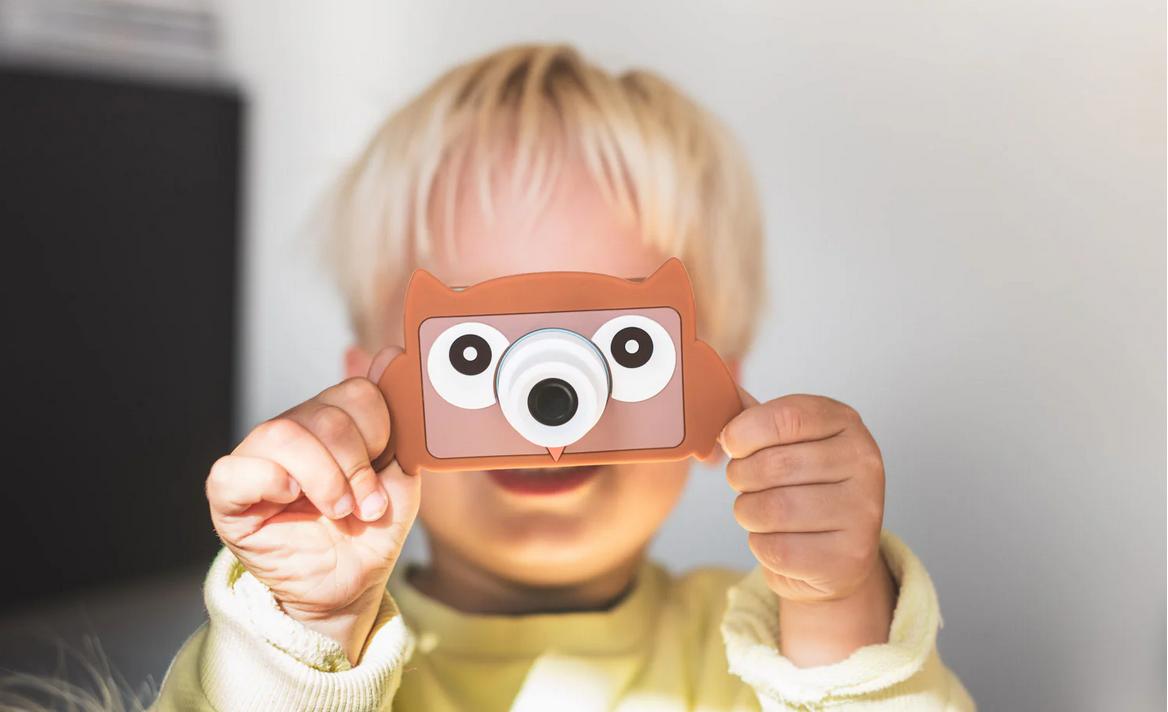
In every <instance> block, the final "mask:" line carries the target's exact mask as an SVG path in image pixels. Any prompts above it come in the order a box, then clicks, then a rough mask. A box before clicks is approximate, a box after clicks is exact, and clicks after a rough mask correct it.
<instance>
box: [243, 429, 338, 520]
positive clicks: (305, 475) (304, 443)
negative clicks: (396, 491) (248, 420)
mask: <svg viewBox="0 0 1168 712" xmlns="http://www.w3.org/2000/svg"><path fill="white" fill-rule="evenodd" d="M235 454H238V455H245V456H249V457H262V458H266V459H268V460H271V461H273V462H275V463H276V464H278V465H280V466H281V467H283V468H284V469H285V470H287V471H288V474H290V475H292V478H293V479H295V480H296V481H297V482H298V483H300V486H301V488H303V490H304V495H305V496H306V497H308V501H310V502H312V504H313V506H315V507H316V508H317V509H318V510H320V512H321V514H323V515H325V516H326V517H330V518H332V519H344V518H345V517H347V516H349V514H350V513H351V512H352V511H353V507H354V506H355V500H354V499H353V493H352V492H351V491H350V489H349V481H348V479H347V478H346V477H345V473H344V472H343V471H342V470H341V467H340V465H338V464H337V462H336V460H334V459H333V456H332V455H331V454H330V453H329V451H328V449H327V448H326V447H325V446H324V445H323V444H322V443H321V442H320V441H319V440H317V439H316V436H314V435H313V434H312V433H311V432H309V431H308V429H307V428H305V427H304V426H303V425H301V424H300V423H298V422H296V421H295V420H293V419H291V418H286V417H284V418H275V419H273V420H269V421H267V422H266V423H261V424H260V425H259V426H257V427H256V429H255V430H253V431H251V433H250V434H249V435H248V436H247V438H245V439H244V441H243V442H242V443H240V445H239V447H238V448H236V451H235Z"/></svg>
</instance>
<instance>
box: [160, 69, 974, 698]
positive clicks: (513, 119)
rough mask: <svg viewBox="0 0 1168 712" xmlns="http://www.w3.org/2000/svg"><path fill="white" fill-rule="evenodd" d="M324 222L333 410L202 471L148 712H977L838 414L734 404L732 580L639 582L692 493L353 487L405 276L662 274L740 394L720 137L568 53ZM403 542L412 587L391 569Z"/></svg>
mask: <svg viewBox="0 0 1168 712" xmlns="http://www.w3.org/2000/svg"><path fill="white" fill-rule="evenodd" d="M331 218H332V220H331V224H330V230H329V239H330V241H331V243H332V246H333V248H334V254H335V257H336V265H337V272H338V276H339V281H340V284H341V286H342V288H343V289H344V291H345V295H346V297H347V301H348V304H349V307H350V310H351V314H352V317H353V322H354V325H355V330H356V334H357V345H356V346H354V347H352V348H351V349H349V351H348V353H347V354H346V357H345V370H346V373H347V375H348V380H346V381H344V382H343V383H340V384H339V385H336V386H333V387H332V388H329V389H327V390H325V391H324V392H322V393H321V394H319V395H318V396H316V397H315V398H312V399H310V400H308V401H306V402H304V403H302V404H300V405H298V406H296V407H295V408H293V409H291V410H289V411H288V412H286V413H284V414H282V415H281V416H279V417H277V418H275V419H273V420H270V421H268V422H266V423H263V424H261V425H260V426H258V427H257V428H256V429H255V430H253V431H252V432H251V433H250V434H249V435H248V436H247V437H246V438H245V439H244V441H243V443H242V444H240V446H239V447H238V448H237V449H236V450H235V451H234V452H233V453H232V454H230V455H228V456H226V457H224V458H222V459H220V460H219V461H218V462H216V463H215V465H214V467H213V468H212V469H211V473H210V475H209V477H208V479H207V497H208V500H209V501H210V506H211V516H212V520H213V521H214V524H215V528H216V530H217V531H218V533H219V535H220V537H221V538H222V539H223V542H224V544H225V545H226V549H225V550H224V551H223V552H222V553H221V554H220V556H219V557H218V558H217V560H216V561H215V563H214V565H213V566H212V568H211V571H210V573H209V574H208V577H207V584H206V601H207V608H208V611H209V613H210V621H209V623H208V624H207V625H205V626H204V627H203V628H201V629H200V630H199V631H198V632H196V633H195V635H194V636H192V637H191V639H190V640H189V641H188V642H187V644H186V645H185V646H184V647H183V649H182V650H181V651H180V652H179V654H178V657H177V658H176V659H175V661H174V663H173V664H172V665H171V668H170V671H169V672H168V674H167V678H166V680H165V682H164V684H163V688H162V692H161V696H160V699H159V701H158V702H157V704H156V706H155V708H154V709H157V710H160V711H169V710H218V711H219V712H225V711H227V710H322V711H331V710H337V711H342V710H343V711H344V712H358V711H366V710H369V711H373V710H389V709H391V708H392V709H394V710H434V711H443V710H509V709H510V710H614V709H615V710H623V711H629V712H632V711H635V710H711V711H712V710H736V711H740V710H757V709H766V710H787V709H798V710H817V709H828V708H832V709H873V710H875V709H884V710H891V709H903V710H971V709H973V702H972V701H971V700H970V698H969V696H968V695H967V694H966V692H965V690H964V689H963V688H962V686H961V684H960V683H959V682H958V681H957V679H956V678H955V677H954V676H953V675H952V673H950V672H949V671H948V670H947V669H946V668H945V667H944V666H943V665H942V663H941V661H940V659H939V657H938V656H937V652H936V649H935V647H934V640H935V637H936V631H937V627H938V623H939V613H938V608H937V601H936V596H935V593H934V591H933V588H932V585H931V583H930V581H929V577H928V575H927V574H926V573H925V571H924V569H923V568H922V566H921V564H920V562H919V561H917V559H916V558H915V557H914V556H913V555H912V553H911V552H910V551H909V550H908V549H907V548H906V547H905V546H904V544H902V543H900V542H899V541H898V540H897V539H896V538H895V537H893V536H892V535H890V534H886V533H884V534H882V533H881V521H882V513H883V504H884V470H883V465H882V462H881V459H880V452H879V450H878V448H877V446H876V443H875V442H874V441H873V439H872V437H871V435H870V434H869V433H868V431H867V429H866V428H865V427H864V425H863V423H862V422H861V420H860V418H859V416H858V415H856V413H855V412H854V411H852V410H851V409H850V408H848V407H847V406H845V405H843V404H841V403H838V402H836V401H832V400H829V399H827V398H821V397H814V396H787V397H784V398H778V399H776V400H772V401H770V402H768V403H764V404H761V405H760V404H758V402H757V401H755V400H754V399H753V398H751V397H750V396H749V395H747V394H745V393H743V395H742V398H743V400H744V405H746V406H747V407H746V409H745V410H744V412H743V413H742V414H741V415H739V416H738V417H737V418H736V419H734V420H733V421H732V422H731V423H730V424H729V425H728V426H727V427H726V429H725V430H724V431H723V434H722V436H721V438H720V442H721V444H722V447H723V449H724V450H725V451H726V453H727V454H728V455H729V456H730V458H731V461H730V462H729V465H728V466H727V470H726V475H727V479H728V480H729V484H730V486H731V487H733V488H734V489H735V490H737V491H738V492H740V493H741V495H740V496H739V497H738V499H737V501H736V503H735V506H734V516H735V517H736V518H737V520H738V522H739V523H740V524H741V525H742V526H743V528H745V529H746V530H747V531H748V532H750V533H749V545H750V547H751V550H752V551H753V552H754V554H755V556H756V557H757V558H758V560H759V564H760V566H759V568H758V569H757V570H756V571H755V572H754V573H752V574H750V575H748V576H746V577H745V578H743V577H742V576H741V575H735V574H731V573H729V572H726V571H722V570H703V571H698V572H695V573H691V574H688V575H686V576H682V577H674V576H672V575H670V574H669V573H667V572H666V571H664V570H663V569H662V568H660V567H658V566H657V565H655V564H652V563H650V562H647V561H646V559H645V549H646V547H647V546H648V543H649V541H650V539H651V538H652V537H653V535H654V533H655V532H656V531H657V529H658V527H660V526H661V523H662V522H663V521H664V520H665V518H666V516H667V515H668V514H669V512H670V510H671V509H672V508H673V506H674V504H675V503H676V502H677V499H678V497H679V496H680V494H681V491H682V488H683V487H684V486H685V481H686V474H687V470H688V469H689V463H686V462H666V463H651V464H635V465H615V466H603V467H587V468H556V469H547V470H542V471H529V470H516V471H492V472H458V473H430V472H425V473H422V474H421V475H419V476H410V475H407V474H404V473H403V472H402V471H401V469H400V468H399V467H397V466H396V464H392V465H390V466H389V467H387V468H386V469H384V470H383V471H381V472H375V471H374V469H373V467H372V466H371V464H370V462H371V460H373V459H376V456H377V455H378V454H379V453H380V452H381V450H382V448H383V447H384V446H385V444H386V442H387V438H388V437H389V433H390V431H391V429H392V428H393V423H392V422H390V418H389V413H388V410H387V408H386V405H385V402H384V400H383V398H382V396H381V394H380V392H379V391H378V390H377V388H376V386H375V385H374V383H373V381H376V380H377V378H378V376H379V374H380V373H381V372H382V370H383V369H384V368H385V366H386V364H387V363H388V362H389V360H390V359H391V358H392V357H393V355H395V354H396V353H397V351H396V350H395V349H394V348H393V345H394V344H400V343H402V323H401V310H402V300H403V295H404V290H405V285H406V282H407V280H408V277H409V275H410V273H411V271H412V270H413V269H414V268H416V267H425V268H426V269H428V270H429V271H431V272H432V273H433V274H435V275H436V276H437V277H439V278H440V279H441V280H442V281H443V282H445V283H446V284H449V285H471V284H475V283H478V282H481V281H483V280H486V279H490V278H492V277H497V276H501V275H506V274H512V273H520V272H533V271H548V270H569V271H587V272H598V273H606V274H611V275H616V276H620V277H643V276H647V275H649V274H650V273H652V272H653V270H654V269H655V268H657V267H658V266H659V265H660V264H661V263H662V262H663V261H664V260H665V259H666V258H667V257H668V256H671V255H677V256H679V257H681V258H682V260H683V261H684V263H685V264H686V265H687V267H688V269H689V271H690V275H691V279H692V281H693V285H694V291H695V295H696V298H697V303H698V324H699V328H700V329H701V331H702V333H699V336H701V337H702V338H703V339H705V340H706V341H708V342H709V343H710V344H711V345H712V346H714V348H715V349H716V350H717V351H718V352H719V353H720V354H721V355H722V356H723V357H724V358H725V359H726V360H727V362H728V363H730V365H731V368H732V370H734V369H736V364H737V361H738V359H740V358H741V357H742V356H743V355H744V353H745V351H746V348H747V345H748V344H749V342H750V340H751V336H752V332H753V329H754V326H755V321H756V316H757V314H758V312H759V309H760V304H761V302H762V282H763V279H762V267H761V265H762V260H761V251H762V226H761V219H760V214H759V208H758V205H757V202H756V196H755V194H754V187H753V185H752V182H751V179H750V176H749V173H748V170H747V167H746V163H745V161H744V159H743V158H742V156H741V155H740V153H739V151H738V149H737V147H736V146H735V145H734V143H733V141H732V140H731V139H730V137H729V136H728V135H727V133H726V131H725V130H724V129H723V128H722V127H721V126H720V125H719V124H718V123H717V122H716V121H715V120H714V119H713V118H712V117H711V116H710V115H709V114H707V113H705V112H704V111H703V110H702V109H700V108H699V107H698V106H696V105H695V104H694V103H692V102H691V101H690V100H689V99H688V98H686V97H685V96H683V95H682V94H681V93H680V92H678V91H677V90H676V89H675V88H674V87H672V86H671V85H670V84H668V83H667V82H665V81H663V80H662V79H660V78H658V77H656V76H654V75H652V74H649V73H645V72H630V73H627V74H623V75H619V76H614V75H611V74H608V73H606V72H604V71H602V70H600V69H598V68H596V67H594V66H592V65H589V64H587V63H585V62H584V61H583V60H582V59H581V58H580V57H579V56H578V55H577V54H576V53H575V52H574V51H573V50H571V49H569V48H565V47H560V46H524V47H514V48H510V49H505V50H502V51H500V52H497V53H494V54H491V55H489V56H487V57H484V58H482V59H480V60H478V61H475V62H471V63H469V64H466V65H464V66H461V67H458V68H456V69H454V70H453V71H451V72H449V73H448V74H446V75H445V76H443V77H441V78H440V79H438V81H437V82H435V83H434V84H433V85H432V86H431V87H430V88H429V89H427V90H426V91H425V92H423V93H422V94H421V95H420V96H418V97H417V98H415V99H414V100H413V101H412V102H410V103H409V104H408V105H407V106H406V107H404V108H403V109H401V110H400V111H398V112H397V113H396V114H394V115H393V116H391V117H390V118H389V119H388V121H387V122H386V123H385V124H384V125H383V126H382V127H381V129H380V130H379V131H378V132H377V134H376V135H375V136H374V137H373V139H372V141H371V142H370V143H369V146H368V147H367V149H366V150H365V152H364V154H363V155H362V156H361V158H360V159H359V160H358V161H357V162H356V163H355V164H354V165H353V166H352V167H351V168H350V169H349V171H348V172H347V173H346V175H345V176H344V179H343V180H342V182H341V183H340V186H339V189H338V191H337V194H336V199H335V201H334V203H333V204H332V211H331ZM366 377H368V378H366ZM370 379H372V380H370ZM415 515H416V516H417V517H419V518H420V520H421V522H422V524H423V525H424V526H425V528H426V531H427V534H428V535H429V541H430V548H431V552H430V553H431V557H430V562H429V564H428V565H427V566H425V567H421V568H412V569H407V567H405V566H395V563H396V562H397V558H398V555H399V553H400V550H401V546H402V543H403V541H404V540H405V538H406V535H407V534H408V533H409V531H410V528H411V527H412V526H413V524H414V519H415Z"/></svg>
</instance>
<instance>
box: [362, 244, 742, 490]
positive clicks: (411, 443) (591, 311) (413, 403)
mask: <svg viewBox="0 0 1168 712" xmlns="http://www.w3.org/2000/svg"><path fill="white" fill-rule="evenodd" d="M694 321H695V317H694V299H693V290H692V288H691V286H690V281H689V276H688V275H687V274H686V271H685V267H683V266H682V264H681V261H680V260H678V259H676V258H673V259H670V260H669V261H667V262H666V263H665V264H663V265H662V266H661V267H660V268H659V269H658V270H657V271H656V272H654V273H653V274H652V275H651V276H650V277H648V278H647V279H644V280H641V281H631V280H625V279H621V278H619V277H611V276H607V275H600V274H591V273H584V272H539V273H533V274H519V275H513V276H508V277H500V278H498V279H492V280H489V281H486V282H482V283H480V284H477V285H475V286H473V287H467V288H465V289H452V288H450V287H447V286H446V285H444V284H442V283H441V282H440V281H439V280H438V279H436V278H435V277H434V276H433V275H431V274H430V273H428V272H426V271H425V270H417V271H415V272H414V274H413V276H412V277H411V278H410V283H409V286H408V287H407V290H406V301H405V351H404V353H402V354H400V355H398V356H397V357H396V358H395V359H394V360H393V361H392V362H391V363H390V365H389V367H388V368H386V370H385V373H384V374H383V375H382V377H381V379H380V381H379V383H378V386H379V387H380V389H381V391H382V393H383V394H384V395H385V399H386V401H387V403H388V404H389V411H390V420H391V422H392V425H393V427H392V434H391V437H390V442H389V446H388V447H387V449H386V452H385V453H383V454H382V456H381V457H380V458H378V462H377V463H376V464H377V466H378V467H379V468H380V467H383V466H384V465H385V464H386V463H388V462H389V460H390V459H391V458H393V457H396V458H397V461H398V463H399V464H400V465H401V467H402V469H403V470H405V471H407V472H411V473H416V472H417V471H418V470H419V469H425V470H431V471H445V470H480V469H500V468H527V467H549V466H554V465H556V464H557V463H559V464H561V465H599V464H610V463H621V462H640V461H647V460H681V459H685V458H687V457H690V456H697V457H702V458H704V457H707V456H709V455H710V454H711V453H712V452H713V449H714V447H715V446H716V438H717V436H718V433H719V432H721V430H722V428H723V427H724V426H725V425H726V423H728V422H729V421H730V419H731V418H733V417H734V416H735V415H736V414H737V413H738V412H739V411H740V410H741V409H742V405H741V402H740V400H739V397H738V392H737V389H736V387H735V385H734V381H733V379H732V378H731V376H730V373H729V371H728V370H727V369H726V366H725V364H723V362H722V360H721V359H720V358H719V357H718V355H717V354H716V353H714V350H713V349H712V348H710V346H709V345H708V344H706V343H705V342H702V341H699V340H698V339H697V335H696V329H695V323H694Z"/></svg>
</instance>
